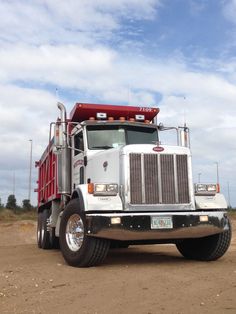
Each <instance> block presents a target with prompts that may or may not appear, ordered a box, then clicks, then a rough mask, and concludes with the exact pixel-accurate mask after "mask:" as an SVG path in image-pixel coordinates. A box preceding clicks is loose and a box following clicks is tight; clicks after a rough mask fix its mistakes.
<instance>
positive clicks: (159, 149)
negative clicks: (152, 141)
mask: <svg viewBox="0 0 236 314" xmlns="http://www.w3.org/2000/svg"><path fill="white" fill-rule="evenodd" d="M152 150H154V152H163V150H164V147H161V146H156V147H153V149H152Z"/></svg>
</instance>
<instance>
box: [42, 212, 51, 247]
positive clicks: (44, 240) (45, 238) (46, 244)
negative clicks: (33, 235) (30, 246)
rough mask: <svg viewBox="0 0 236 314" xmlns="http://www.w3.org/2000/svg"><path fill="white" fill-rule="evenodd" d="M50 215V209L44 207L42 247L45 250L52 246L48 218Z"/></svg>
mask: <svg viewBox="0 0 236 314" xmlns="http://www.w3.org/2000/svg"><path fill="white" fill-rule="evenodd" d="M49 216H50V213H49V210H48V209H44V211H43V212H42V225H41V247H42V249H44V250H48V249H50V248H51V242H50V232H49V231H48V228H47V220H48V218H49Z"/></svg>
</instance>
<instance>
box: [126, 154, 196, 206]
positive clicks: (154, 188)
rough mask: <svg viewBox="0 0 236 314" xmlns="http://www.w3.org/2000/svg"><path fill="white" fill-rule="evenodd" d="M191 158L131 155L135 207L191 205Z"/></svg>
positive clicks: (132, 190) (131, 176) (131, 199)
mask: <svg viewBox="0 0 236 314" xmlns="http://www.w3.org/2000/svg"><path fill="white" fill-rule="evenodd" d="M187 163H188V158H187V155H170V154H130V201H131V204H187V203H189V201H190V199H189V185H188V165H187Z"/></svg>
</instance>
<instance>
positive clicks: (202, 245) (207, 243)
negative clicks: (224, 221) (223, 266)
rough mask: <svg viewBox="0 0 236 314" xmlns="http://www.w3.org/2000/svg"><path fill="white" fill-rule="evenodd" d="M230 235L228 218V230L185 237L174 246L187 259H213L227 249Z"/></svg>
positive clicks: (220, 255)
mask: <svg viewBox="0 0 236 314" xmlns="http://www.w3.org/2000/svg"><path fill="white" fill-rule="evenodd" d="M231 236H232V231H231V224H230V221H229V220H228V230H226V231H224V232H222V233H219V234H215V235H212V236H209V237H204V238H199V239H186V240H183V241H181V242H179V243H177V244H176V247H177V249H178V250H179V252H180V253H181V254H182V255H183V256H184V257H185V258H187V259H193V260H199V261H214V260H217V259H218V258H220V257H222V256H223V255H224V254H225V252H226V251H227V250H228V248H229V245H230V241H231Z"/></svg>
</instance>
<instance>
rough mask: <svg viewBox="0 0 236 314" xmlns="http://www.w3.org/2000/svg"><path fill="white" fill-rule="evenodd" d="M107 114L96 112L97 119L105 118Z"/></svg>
mask: <svg viewBox="0 0 236 314" xmlns="http://www.w3.org/2000/svg"><path fill="white" fill-rule="evenodd" d="M106 118H107V114H106V113H105V112H97V119H106Z"/></svg>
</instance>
